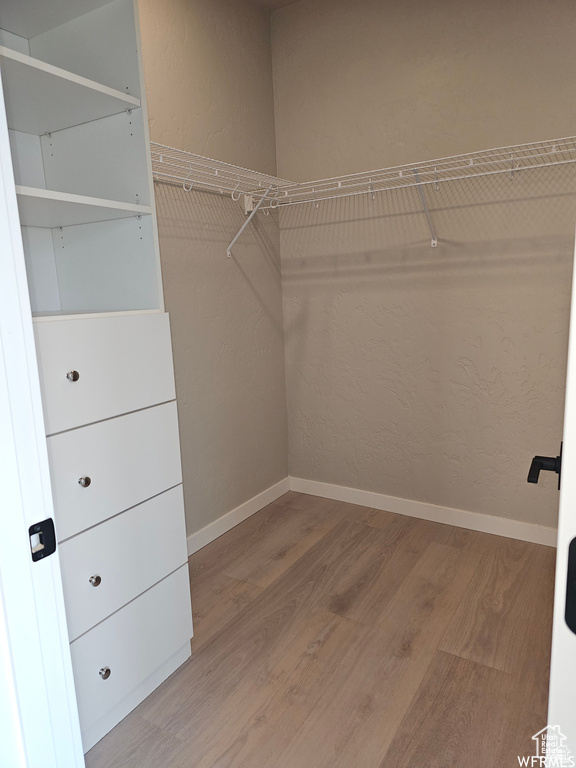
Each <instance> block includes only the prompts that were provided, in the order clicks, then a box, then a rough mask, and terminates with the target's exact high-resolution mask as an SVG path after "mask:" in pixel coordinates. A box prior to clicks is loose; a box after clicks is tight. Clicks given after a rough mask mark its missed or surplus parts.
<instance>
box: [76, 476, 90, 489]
mask: <svg viewBox="0 0 576 768" xmlns="http://www.w3.org/2000/svg"><path fill="white" fill-rule="evenodd" d="M91 482H92V480H91V478H89V477H81V478H80V479H79V480H78V484H79V485H81V486H82V488H88V486H89V485H90V483H91Z"/></svg>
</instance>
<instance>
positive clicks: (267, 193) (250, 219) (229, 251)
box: [226, 184, 275, 259]
mask: <svg viewBox="0 0 576 768" xmlns="http://www.w3.org/2000/svg"><path fill="white" fill-rule="evenodd" d="M273 189H275V184H271V185H270V186H269V187H268V189H267V190H266V192H264V194H263V195H262V197H261V198H260V200H258V202H257V203H256V205H255V206H254V209H253V210H252V213H251V214H250V216H248V218H247V219H246V221H245V222H244V224H242V226H241V227H240V229H239V230H238V232H237V234H236V237H235V238H234V240H232V242H231V243H230V245H229V246H228V248H227V250H226V255H227V256H228V258H229V259H230V258H232V248H234V246H235V245H236V243H237V242H238V238H239V237H240V235H241V234H242V232H244V230H245V229H246V227H247V226H248V224H250V222H251V221H252V219H253V218H254V216H256V214H257V213H258V209H259V208H260V206H261V205H262V204H263V203H264V202H265V201H266V200H267V199H268V195H269V193H270V192H271V191H272V190H273Z"/></svg>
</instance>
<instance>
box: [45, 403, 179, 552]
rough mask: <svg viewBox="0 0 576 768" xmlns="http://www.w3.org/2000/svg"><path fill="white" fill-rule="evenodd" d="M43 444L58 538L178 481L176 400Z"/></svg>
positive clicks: (86, 526) (113, 513)
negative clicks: (87, 480) (82, 481)
mask: <svg viewBox="0 0 576 768" xmlns="http://www.w3.org/2000/svg"><path fill="white" fill-rule="evenodd" d="M47 444H48V458H49V461H50V474H51V477H52V492H53V494H54V507H55V516H56V529H57V533H58V539H59V540H60V541H62V540H63V539H67V538H68V537H69V536H73V535H74V534H76V533H80V531H83V530H84V529H85V528H89V527H90V526H92V525H96V524H97V523H100V522H102V521H103V520H105V519H106V518H108V517H112V515H115V514H118V512H122V511H123V510H125V509H128V508H129V507H133V506H134V505H136V504H140V502H142V501H145V500H146V499H149V498H150V497H151V496H155V495H156V494H158V493H162V491H165V490H167V489H168V488H171V487H172V486H174V485H178V484H179V483H181V482H182V469H181V465H180V443H179V439H178V415H177V411H176V403H175V402H171V403H165V404H164V405H157V406H155V407H154V408H148V409H146V410H144V411H137V412H136V413H129V414H127V415H126V416H120V417H119V418H117V419H110V421H102V422H100V423H98V424H92V425H90V426H88V427H82V428H81V429H76V430H73V431H71V432H62V433H61V434H59V435H53V436H52V437H49V438H48V440H47ZM80 478H90V485H89V486H88V487H86V488H84V487H82V486H81V485H80V484H79V482H78V480H79V479H80Z"/></svg>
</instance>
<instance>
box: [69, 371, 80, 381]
mask: <svg viewBox="0 0 576 768" xmlns="http://www.w3.org/2000/svg"><path fill="white" fill-rule="evenodd" d="M66 378H67V379H68V381H78V379H79V378H80V374H79V373H78V371H68V373H67V374H66Z"/></svg>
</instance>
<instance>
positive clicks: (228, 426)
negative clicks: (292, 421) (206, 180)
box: [155, 184, 288, 532]
mask: <svg viewBox="0 0 576 768" xmlns="http://www.w3.org/2000/svg"><path fill="white" fill-rule="evenodd" d="M155 190H156V204H157V211H158V227H159V238H160V253H161V262H162V278H163V284H164V295H165V300H166V309H167V311H168V312H170V316H171V325H172V339H173V346H174V369H175V374H176V390H177V394H178V402H179V419H180V432H181V442H182V462H183V471H184V495H185V499H186V514H187V527H188V531H189V532H192V531H197V530H199V529H200V528H202V527H203V526H204V525H206V524H208V523H210V522H211V521H213V520H215V519H217V518H218V517H220V516H221V515H223V514H225V513H227V512H229V511H230V510H231V509H234V508H235V507H237V506H238V505H240V504H241V503H243V502H244V501H246V500H247V499H249V498H252V497H253V496H255V495H256V494H258V493H260V492H261V491H262V490H264V489H265V488H268V487H269V486H271V485H273V484H274V483H276V482H278V481H279V480H281V479H283V478H285V477H286V475H287V474H288V470H287V464H286V442H287V436H286V430H287V428H286V390H285V373H284V335H283V323H282V295H281V278H280V251H279V232H278V222H277V217H275V216H273V215H271V216H268V217H261V218H259V220H258V221H257V222H256V223H255V225H254V226H250V227H248V228H247V230H246V231H245V233H244V234H243V236H242V238H241V240H240V241H239V242H238V245H237V246H236V247H235V249H234V253H233V257H232V258H230V259H229V258H227V256H226V249H227V247H228V244H229V243H230V241H231V240H232V238H233V237H234V236H235V235H236V233H237V231H238V229H239V228H240V227H241V226H242V224H243V222H244V221H245V217H244V212H243V209H242V205H241V203H240V202H234V201H232V200H231V199H230V197H229V196H220V195H214V194H209V193H205V192H199V191H196V190H193V191H191V192H189V193H187V192H185V191H184V190H183V189H182V188H181V187H172V186H167V185H163V184H157V185H156V187H155Z"/></svg>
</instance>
